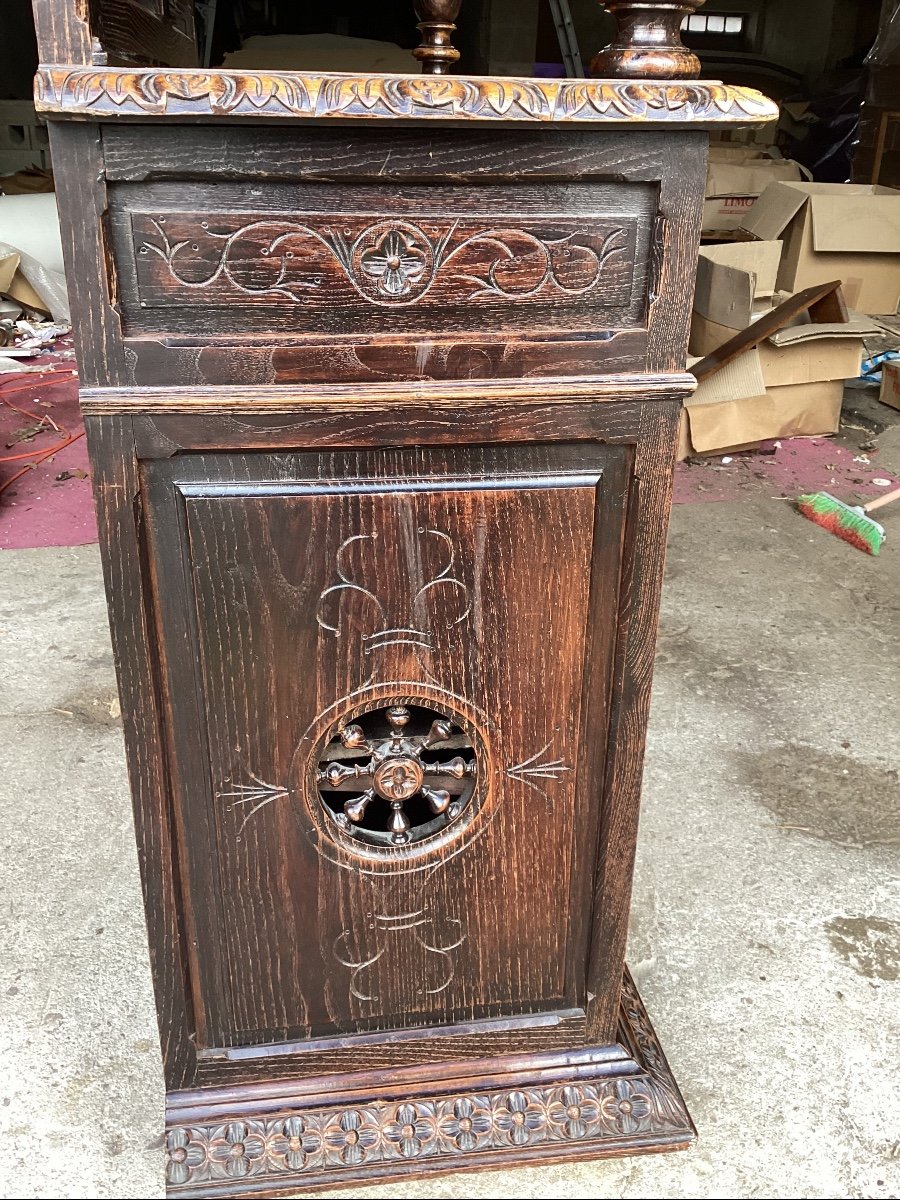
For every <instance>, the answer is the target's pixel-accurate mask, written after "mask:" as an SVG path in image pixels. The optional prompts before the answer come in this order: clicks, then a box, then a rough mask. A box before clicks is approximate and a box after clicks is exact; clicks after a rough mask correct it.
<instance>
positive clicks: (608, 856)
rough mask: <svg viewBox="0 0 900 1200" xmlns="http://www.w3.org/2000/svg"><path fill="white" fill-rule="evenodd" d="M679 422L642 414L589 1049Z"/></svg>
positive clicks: (647, 686) (614, 909) (608, 962)
mask: <svg viewBox="0 0 900 1200" xmlns="http://www.w3.org/2000/svg"><path fill="white" fill-rule="evenodd" d="M679 414H680V406H678V405H675V404H673V405H663V404H660V405H649V404H648V405H645V406H644V407H643V409H642V410H641V418H640V436H639V438H638V441H637V444H636V448H635V449H636V454H635V466H634V482H633V484H632V488H631V496H630V500H629V505H628V508H629V511H628V520H627V525H626V537H625V546H624V560H623V578H622V591H621V602H620V608H619V627H618V631H617V636H616V664H615V668H614V675H613V698H612V714H611V720H610V731H609V756H608V759H607V766H606V787H605V790H604V800H603V811H602V817H601V826H600V868H599V870H598V872H597V876H596V880H595V885H596V886H595V903H594V924H593V933H592V943H591V950H590V959H589V964H588V989H589V990H590V991H592V992H594V993H595V995H596V1000H595V1001H594V1002H593V1003H592V1005H591V1007H590V1009H589V1011H588V1040H589V1042H592V1043H595V1044H601V1043H602V1042H603V1041H605V1040H609V1039H611V1038H613V1037H614V1036H615V1030H616V1020H617V1016H616V1007H615V1004H614V1003H611V1002H610V997H609V992H608V989H604V987H603V984H604V982H605V981H606V980H608V979H610V978H611V977H613V975H614V974H615V972H616V971H621V970H622V966H623V963H624V960H625V942H626V939H627V935H628V912H629V907H630V903H631V885H632V876H633V873H634V856H635V848H636V844H637V830H638V814H639V810H640V800H641V779H642V774H643V766H644V748H645V743H646V736H647V719H648V715H649V711H650V690H651V685H652V682H653V662H654V657H655V653H656V630H657V624H658V621H659V601H660V592H661V589H662V579H663V569H664V566H665V547H666V533H667V529H668V521H669V510H670V508H671V503H672V472H673V470H674V466H675V449H676V436H677V430H678V421H679Z"/></svg>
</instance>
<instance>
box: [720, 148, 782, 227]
mask: <svg viewBox="0 0 900 1200" xmlns="http://www.w3.org/2000/svg"><path fill="white" fill-rule="evenodd" d="M802 178H803V175H802V172H801V168H800V165H799V163H795V162H794V161H793V160H791V159H785V158H770V157H769V156H768V155H767V154H766V153H765V150H764V148H762V147H754V146H724V145H723V146H717V145H715V144H713V145H711V146H710V148H709V166H708V168H707V173H706V199H705V200H704V202H703V231H704V232H705V233H715V232H718V231H721V230H723V229H738V228H740V225H741V223H742V221H743V219H744V217H745V216H746V215H747V213H748V211H749V210H750V207H751V205H752V204H753V202H754V200H755V199H756V198H757V196H759V195H760V194H761V193H762V192H764V191H765V190H766V188H767V187H768V185H769V184H770V183H773V182H774V181H775V180H779V179H781V180H785V179H787V180H799V179H802Z"/></svg>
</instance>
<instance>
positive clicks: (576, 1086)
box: [166, 1075, 691, 1190]
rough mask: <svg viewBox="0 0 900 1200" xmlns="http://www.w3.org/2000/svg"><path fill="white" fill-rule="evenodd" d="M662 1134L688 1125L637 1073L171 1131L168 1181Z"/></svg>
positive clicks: (175, 1184)
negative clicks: (549, 1086) (594, 1079)
mask: <svg viewBox="0 0 900 1200" xmlns="http://www.w3.org/2000/svg"><path fill="white" fill-rule="evenodd" d="M665 1134H673V1135H677V1134H683V1135H684V1136H685V1138H687V1137H689V1136H691V1128H690V1124H689V1122H688V1120H687V1118H686V1117H682V1119H680V1120H679V1119H677V1118H676V1117H674V1116H673V1114H672V1112H671V1105H670V1103H669V1097H668V1095H662V1094H661V1093H660V1091H659V1088H658V1086H657V1084H656V1082H655V1081H654V1080H653V1079H652V1077H651V1076H649V1075H635V1076H630V1077H628V1078H619V1079H610V1080H603V1081H601V1082H598V1083H572V1084H569V1085H566V1086H562V1087H554V1088H528V1087H526V1088H514V1089H509V1090H502V1091H491V1092H470V1093H466V1094H465V1095H458V1096H450V1097H445V1098H441V1099H438V1100H431V1099H429V1100H408V1101H403V1102H401V1103H391V1104H386V1103H376V1104H365V1105H354V1106H352V1107H348V1108H343V1109H342V1108H330V1109H305V1110H303V1111H302V1112H297V1113H293V1114H291V1115H289V1116H279V1117H274V1118H271V1119H244V1120H240V1119H239V1120H234V1121H229V1122H223V1123H222V1124H220V1125H202V1126H196V1125H189V1126H182V1125H180V1126H174V1127H173V1128H171V1129H170V1130H169V1132H168V1135H167V1140H166V1179H167V1181H168V1184H169V1187H170V1188H172V1189H174V1190H178V1189H180V1188H185V1189H189V1188H191V1187H194V1186H196V1185H198V1184H202V1183H208V1182H210V1181H213V1180H226V1179H232V1180H236V1179H245V1178H259V1177H260V1176H279V1175H300V1174H303V1173H306V1172H309V1173H313V1172H316V1171H328V1170H341V1169H342V1168H343V1169H346V1168H348V1167H349V1168H353V1167H361V1166H365V1165H372V1164H377V1163H391V1162H398V1161H402V1160H403V1159H429V1158H432V1159H433V1158H439V1157H458V1156H460V1155H465V1154H467V1153H470V1152H472V1151H479V1150H481V1151H484V1150H491V1151H503V1150H516V1149H520V1150H521V1149H524V1148H525V1147H529V1146H538V1145H546V1144H547V1143H557V1144H558V1143H570V1144H572V1143H581V1144H587V1145H590V1144H592V1143H593V1144H602V1143H604V1142H614V1141H617V1140H625V1139H628V1140H629V1141H634V1140H635V1139H641V1138H642V1137H647V1138H658V1137H659V1136H660V1135H665ZM598 1148H599V1145H598Z"/></svg>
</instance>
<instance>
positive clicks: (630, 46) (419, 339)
mask: <svg viewBox="0 0 900 1200" xmlns="http://www.w3.org/2000/svg"><path fill="white" fill-rule="evenodd" d="M607 7H608V8H610V9H611V10H615V11H616V15H617V16H618V18H619V21H620V25H621V30H622V36H621V38H620V40H619V41H618V42H617V43H615V44H614V45H613V46H612V47H610V48H608V49H607V51H605V52H603V53H602V54H601V55H599V56H598V59H597V60H595V70H597V71H602V72H604V73H605V74H606V75H607V76H608V77H607V78H603V79H596V80H593V81H588V80H537V79H511V78H496V79H494V78H463V77H457V76H448V75H446V74H444V71H445V70H446V68H447V66H448V64H449V63H451V62H452V61H453V58H454V55H455V51H453V49H452V39H451V35H452V27H453V19H454V17H455V14H456V12H457V10H458V9H459V4H458V3H441V2H440V0H434V2H432V3H421V4H419V5H418V6H417V11H418V16H419V18H420V20H421V25H420V28H421V29H422V32H423V46H422V48H421V49H420V51H419V52H418V57H419V58H420V59H421V60H422V63H423V64H424V67H425V69H426V73H425V74H423V75H410V76H365V77H354V76H350V75H335V74H308V73H307V74H299V73H290V72H282V73H267V74H266V73H228V72H224V71H215V70H211V71H204V70H199V69H196V68H194V69H192V68H191V67H190V62H191V57H190V56H191V53H192V41H191V36H190V35H191V28H190V15H189V10H190V5H186V4H183V3H182V2H181V0H177V2H173V3H168V2H167V0H116V2H115V3H113V4H109V5H103V4H96V5H91V9H92V12H93V16H94V22H95V24H94V29H93V34H97V35H98V36H97V37H95V36H93V34H92V30H91V28H89V25H88V23H87V21H86V20H85V19H83V12H84V10H85V9H86V8H87V5H86V4H84V3H82V0H36V3H35V11H36V17H37V25H38V33H39V39H40V46H41V55H42V62H43V64H44V65H42V66H41V69H40V71H39V74H38V78H37V85H36V86H37V103H38V107H39V109H40V111H41V112H43V113H44V114H45V115H46V117H47V118H48V119H49V120H50V123H51V134H52V151H53V163H54V168H55V172H56V180H57V189H58V196H59V205H60V213H61V217H62V222H63V243H64V246H65V248H66V253H67V264H68V277H69V287H70V292H71V301H72V310H73V312H74V313H75V314H76V321H77V334H78V346H79V362H80V369H81V383H82V399H83V404H84V410H85V414H86V423H87V427H88V435H89V439H90V446H91V455H92V461H93V466H94V474H95V486H96V495H97V502H98V506H99V512H100V530H101V545H102V552H103V561H104V567H105V572H106V586H107V590H108V596H109V606H110V614H111V622H112V632H113V640H114V644H115V652H116V659H117V664H118V672H119V684H120V689H121V697H122V711H123V715H124V724H125V737H126V743H127V751H128V760H129V766H130V773H131V783H132V788H133V794H134V814H135V825H136V830H137V841H138V848H139V854H140V865H141V871H142V876H143V886H144V897H145V903H146V913H147V925H148V931H149V941H150V956H151V965H152V971H153V978H154V984H155V988H156V996H157V1003H158V1008H159V1023H160V1033H161V1038H162V1047H163V1055H164V1060H165V1073H166V1080H167V1089H168V1094H167V1113H168V1133H167V1138H168V1143H167V1144H168V1149H167V1166H166V1170H167V1177H168V1182H169V1188H170V1190H171V1192H172V1193H182V1192H184V1193H187V1194H191V1195H203V1196H213V1195H215V1196H219V1195H222V1196H224V1195H228V1196H239V1195H240V1196H244V1195H246V1196H251V1195H253V1196H256V1195H274V1194H278V1193H282V1192H284V1193H288V1192H294V1191H297V1190H305V1189H308V1188H310V1187H314V1186H321V1185H329V1184H331V1185H334V1184H344V1185H347V1186H352V1185H354V1184H356V1183H360V1184H361V1183H363V1182H365V1181H372V1180H382V1179H387V1178H397V1177H401V1176H404V1175H409V1174H413V1175H423V1174H426V1173H436V1172H441V1171H447V1170H456V1169H467V1168H484V1167H490V1166H495V1165H496V1166H509V1165H513V1164H524V1163H529V1162H547V1161H552V1160H558V1159H569V1158H591V1157H599V1156H602V1155H606V1154H615V1155H619V1154H624V1153H631V1152H639V1151H644V1150H662V1149H669V1148H678V1147H683V1146H685V1145H687V1144H688V1143H689V1142H690V1141H691V1139H692V1138H693V1136H694V1135H693V1129H692V1125H691V1121H690V1118H689V1116H688V1113H687V1111H686V1109H685V1106H684V1103H683V1101H682V1099H681V1097H680V1095H679V1092H678V1089H677V1087H676V1085H675V1083H674V1081H673V1079H672V1076H671V1074H670V1072H669V1069H668V1067H667V1065H666V1061H665V1058H664V1057H663V1054H662V1051H661V1050H660V1047H659V1045H658V1043H657V1040H656V1037H655V1036H654V1033H653V1030H652V1028H651V1026H650V1024H649V1021H648V1019H647V1016H646V1013H645V1011H644V1009H643V1007H642V1004H641V1001H640V999H639V997H638V994H637V992H636V991H635V988H634V985H633V984H632V982H631V981H630V979H629V977H628V975H627V973H625V971H624V950H625V938H626V929H627V923H628V907H629V895H630V884H631V875H632V866H633V858H634V849H635V841H636V836H637V819H638V802H639V793H640V781H641V764H642V753H643V745H644V733H645V725H646V719H647V708H648V702H649V694H650V680H651V670H652V664H653V654H654V636H655V629H656V621H657V607H658V599H659V590H660V582H661V577H662V570H663V549H664V544H665V537H666V520H667V513H668V508H669V501H670V492H671V478H672V468H673V463H674V457H675V440H676V430H677V423H678V419H679V405H680V401H681V399H682V397H683V396H685V395H686V394H687V393H688V392H689V391H690V390H691V385H692V379H691V377H690V376H689V375H687V374H686V373H685V371H684V363H685V348H686V342H687V331H688V320H689V313H690V297H691V292H692V288H693V275H694V261H695V255H696V250H697V242H698V236H699V229H700V209H701V202H702V197H703V180H704V171H705V162H706V143H707V134H706V132H705V131H706V130H707V129H709V128H711V127H714V126H720V125H723V124H726V125H727V124H735V123H736V124H744V123H761V122H764V121H767V120H769V119H771V118H772V116H773V115H774V108H773V106H772V105H771V104H770V103H769V102H768V101H767V100H765V99H764V98H763V97H761V96H760V95H758V94H757V93H754V92H751V91H747V90H742V89H736V88H728V87H724V86H721V85H719V84H715V83H701V82H694V81H690V80H687V81H685V80H680V81H679V80H677V79H676V80H675V81H672V80H671V79H669V80H667V79H666V78H659V76H666V75H676V76H677V75H690V74H691V73H693V72H695V71H696V70H697V63H696V60H695V59H693V56H691V55H690V54H689V53H688V52H687V51H685V50H684V49H683V48H682V47H680V46H679V44H678V34H677V27H678V23H679V21H680V19H681V17H682V16H683V15H684V13H686V12H688V11H691V10H692V9H693V8H694V7H696V5H695V4H681V5H674V6H673V5H666V4H650V3H644V4H623V3H610V4H608V5H607ZM411 19H412V14H411ZM98 37H99V41H98ZM129 38H130V39H131V40H130V42H129V40H128V39H129ZM142 62H143V63H148V64H149V65H140V64H141V63H142ZM159 62H169V63H173V64H175V65H174V67H160V66H158V65H153V64H154V63H156V64H158V63H159ZM117 63H119V64H122V65H118V66H117V65H115V64H117ZM615 75H618V76H620V77H619V78H615V77H613V76H615ZM635 76H637V77H638V78H636V79H635V78H634V77H635ZM673 802H675V798H673ZM623 974H624V981H623ZM161 1166H162V1163H161Z"/></svg>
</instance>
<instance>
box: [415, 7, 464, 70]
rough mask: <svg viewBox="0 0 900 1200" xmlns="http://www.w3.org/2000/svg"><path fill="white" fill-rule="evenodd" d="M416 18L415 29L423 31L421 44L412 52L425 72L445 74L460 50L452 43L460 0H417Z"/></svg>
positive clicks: (457, 57) (457, 59) (456, 59)
mask: <svg viewBox="0 0 900 1200" xmlns="http://www.w3.org/2000/svg"><path fill="white" fill-rule="evenodd" d="M414 8H415V10H416V16H417V17H418V18H419V25H418V29H419V32H420V33H421V34H422V45H421V46H417V47H416V49H415V50H413V54H414V55H415V57H416V58H417V59H418V60H419V62H420V63H421V64H422V72H423V74H425V75H446V74H447V73H448V72H449V70H450V68H451V67H452V66H453V64H454V63H455V62H458V61H459V51H458V50H457V49H455V47H454V45H453V41H452V39H453V31H454V30H455V29H456V25H455V24H454V22H455V21H456V18H457V17H458V16H459V10H460V8H462V4H461V0H416V3H415V5H414Z"/></svg>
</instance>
